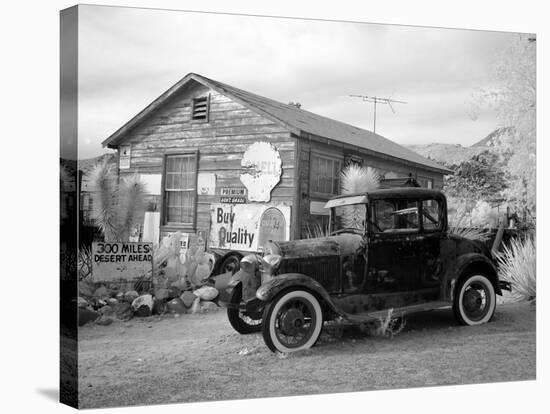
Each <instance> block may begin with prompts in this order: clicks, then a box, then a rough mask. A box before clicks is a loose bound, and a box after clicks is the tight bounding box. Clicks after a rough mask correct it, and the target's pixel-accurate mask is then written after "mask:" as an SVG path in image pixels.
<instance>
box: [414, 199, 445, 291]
mask: <svg viewBox="0 0 550 414" xmlns="http://www.w3.org/2000/svg"><path fill="white" fill-rule="evenodd" d="M421 217H422V219H421V225H422V230H421V231H422V234H423V236H424V238H423V241H422V244H421V245H420V246H419V253H420V259H421V271H420V287H421V288H423V289H429V288H439V286H440V285H441V281H442V278H443V264H442V251H441V248H442V243H443V241H444V240H443V229H444V218H445V217H444V206H443V205H442V202H441V201H440V200H436V199H427V200H422V203H421Z"/></svg>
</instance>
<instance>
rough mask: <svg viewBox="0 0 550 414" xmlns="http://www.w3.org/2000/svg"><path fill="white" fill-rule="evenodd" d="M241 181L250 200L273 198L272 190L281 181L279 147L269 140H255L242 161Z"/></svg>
mask: <svg viewBox="0 0 550 414" xmlns="http://www.w3.org/2000/svg"><path fill="white" fill-rule="evenodd" d="M241 167H242V172H241V176H240V178H241V182H242V183H243V184H244V186H245V187H246V189H247V190H248V199H249V200H250V201H260V202H262V201H269V200H271V190H273V188H275V186H276V185H277V184H278V183H279V181H281V174H282V161H281V155H280V154H279V151H278V150H277V148H275V147H274V146H273V145H272V144H270V143H269V142H263V141H261V142H255V143H253V144H251V145H250V146H249V147H248V148H247V149H246V151H245V153H244V155H243V159H242V161H241Z"/></svg>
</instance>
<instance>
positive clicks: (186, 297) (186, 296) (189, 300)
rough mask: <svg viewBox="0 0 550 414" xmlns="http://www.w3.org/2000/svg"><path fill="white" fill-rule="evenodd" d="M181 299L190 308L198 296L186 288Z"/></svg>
mask: <svg viewBox="0 0 550 414" xmlns="http://www.w3.org/2000/svg"><path fill="white" fill-rule="evenodd" d="M180 299H181V300H182V301H183V304H184V306H185V307H186V308H190V307H191V305H193V302H194V301H195V299H197V297H196V296H195V295H194V294H193V292H191V291H190V290H186V291H185V292H183V293H182V295H181V296H180Z"/></svg>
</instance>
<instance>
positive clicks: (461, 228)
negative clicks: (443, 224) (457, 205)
mask: <svg viewBox="0 0 550 414" xmlns="http://www.w3.org/2000/svg"><path fill="white" fill-rule="evenodd" d="M449 232H450V233H452V234H454V235H456V236H459V237H464V238H466V239H469V240H478V241H481V242H485V241H486V240H488V239H489V236H490V232H489V230H487V229H483V228H481V227H471V226H469V217H468V215H467V214H466V213H465V212H459V213H457V214H456V215H454V216H453V217H449Z"/></svg>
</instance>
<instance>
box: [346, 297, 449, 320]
mask: <svg viewBox="0 0 550 414" xmlns="http://www.w3.org/2000/svg"><path fill="white" fill-rule="evenodd" d="M451 306H452V304H451V303H450V302H443V301H434V302H426V303H420V304H417V305H409V306H403V307H400V308H393V309H392V310H391V317H392V318H399V317H402V316H405V315H408V314H410V313H416V312H425V311H429V310H435V309H444V308H450V307H451ZM389 312H390V310H389V309H386V310H381V311H374V312H363V313H356V314H350V313H345V314H344V315H343V316H342V320H341V321H340V322H341V323H344V324H345V323H346V322H348V323H350V324H353V325H355V324H360V323H367V322H375V321H379V320H381V319H382V320H383V319H385V318H387V317H388V314H389Z"/></svg>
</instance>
